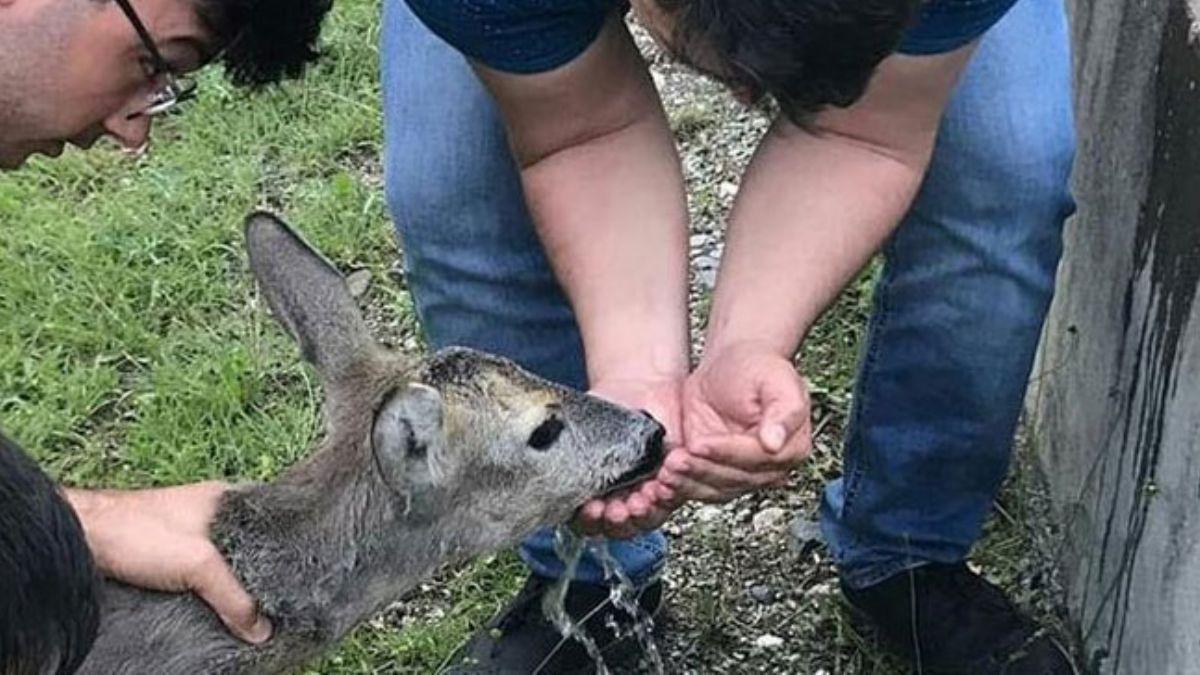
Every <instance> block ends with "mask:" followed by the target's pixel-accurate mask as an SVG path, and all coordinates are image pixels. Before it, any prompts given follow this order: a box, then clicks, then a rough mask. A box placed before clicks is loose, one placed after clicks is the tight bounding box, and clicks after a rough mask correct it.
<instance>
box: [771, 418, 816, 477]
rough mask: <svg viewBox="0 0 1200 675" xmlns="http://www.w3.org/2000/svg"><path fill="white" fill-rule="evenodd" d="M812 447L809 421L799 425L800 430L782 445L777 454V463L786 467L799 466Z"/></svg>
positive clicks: (810, 453)
mask: <svg viewBox="0 0 1200 675" xmlns="http://www.w3.org/2000/svg"><path fill="white" fill-rule="evenodd" d="M812 448H813V438H812V423H811V422H809V423H805V424H804V425H803V426H802V427H800V431H797V432H796V433H794V434H792V437H791V438H789V439H788V441H787V444H785V445H784V446H783V450H781V451H780V452H779V454H778V455H777V457H778V459H779V465H780V466H786V467H787V468H788V469H794V468H796V467H798V466H800V464H802V463H803V462H804V461H805V460H806V459H808V458H809V457H810V456H811V455H812Z"/></svg>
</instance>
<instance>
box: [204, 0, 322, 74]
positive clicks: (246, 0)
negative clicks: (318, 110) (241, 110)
mask: <svg viewBox="0 0 1200 675" xmlns="http://www.w3.org/2000/svg"><path fill="white" fill-rule="evenodd" d="M192 2H194V3H195V4H196V9H197V11H198V13H199V15H200V19H201V21H203V22H204V23H205V25H206V26H207V27H208V29H209V30H210V31H212V33H213V34H214V35H215V36H216V38H217V44H218V46H219V47H220V48H221V51H220V53H219V54H218V57H217V60H218V61H219V62H221V63H222V64H224V65H225V69H226V72H227V73H228V75H229V78H230V79H231V80H232V81H233V82H234V83H235V84H238V85H242V86H247V87H252V88H258V87H262V86H264V85H267V84H272V83H275V82H279V81H280V80H283V79H285V78H294V77H299V76H300V75H301V74H302V73H303V72H304V68H305V66H307V65H308V64H310V63H312V62H313V61H315V60H316V59H317V57H318V56H319V55H320V52H319V50H318V49H317V34H318V33H320V31H321V21H322V20H323V19H324V18H325V15H326V14H327V13H328V12H329V8H330V6H331V4H332V0H192Z"/></svg>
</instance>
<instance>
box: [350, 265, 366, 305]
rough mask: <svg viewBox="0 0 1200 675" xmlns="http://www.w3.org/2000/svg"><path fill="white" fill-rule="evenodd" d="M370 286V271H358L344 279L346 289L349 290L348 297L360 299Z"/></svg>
mask: <svg viewBox="0 0 1200 675" xmlns="http://www.w3.org/2000/svg"><path fill="white" fill-rule="evenodd" d="M370 286H371V270H358V271H357V272H351V273H350V276H348V277H346V287H347V288H349V289H350V295H351V296H353V297H356V298H361V297H362V296H363V294H365V293H366V292H367V288H369V287H370Z"/></svg>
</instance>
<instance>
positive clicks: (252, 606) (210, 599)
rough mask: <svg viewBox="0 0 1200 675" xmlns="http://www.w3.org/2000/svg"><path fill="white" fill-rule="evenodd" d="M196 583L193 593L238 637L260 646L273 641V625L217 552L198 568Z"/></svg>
mask: <svg viewBox="0 0 1200 675" xmlns="http://www.w3.org/2000/svg"><path fill="white" fill-rule="evenodd" d="M192 581H193V583H192V584H191V587H192V591H193V592H194V593H195V594H196V595H197V596H199V597H200V599H201V600H203V601H204V602H205V603H207V604H208V606H209V607H212V609H213V611H214V612H216V613H217V616H218V617H220V619H221V622H222V623H224V624H225V627H226V628H228V629H229V632H230V633H233V635H234V636H235V637H237V638H239V639H240V640H242V641H243V642H249V643H250V644H256V645H257V644H262V643H264V642H266V641H267V640H269V639H270V638H271V632H272V630H273V628H272V626H271V622H270V621H268V620H267V618H266V617H265V616H262V615H261V614H259V612H258V606H257V603H255V602H254V598H251V597H250V594H249V593H247V592H246V591H245V589H243V588H242V585H241V584H240V583H238V580H237V578H236V577H234V576H233V571H232V570H230V569H229V565H228V564H226V563H225V559H224V558H222V557H221V555H220V554H219V553H217V551H216V549H213V552H212V555H210V556H209V557H208V558H207V559H206V560H205V562H204V563H203V564H202V565H200V567H199V568H197V570H196V573H195V576H194V578H193V580H192Z"/></svg>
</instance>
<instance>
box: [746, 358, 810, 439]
mask: <svg viewBox="0 0 1200 675" xmlns="http://www.w3.org/2000/svg"><path fill="white" fill-rule="evenodd" d="M761 395H762V400H763V416H762V423H761V424H760V425H759V433H758V437H759V440H760V441H762V444H763V447H765V448H766V449H767V450H768V451H769V452H779V451H780V450H782V449H783V447H784V445H785V444H786V443H787V441H788V439H789V438H791V437H792V436H793V435H794V434H796V433H797V432H798V431H800V429H801V428H802V427H803V426H804V424H805V422H807V421H808V418H809V400H808V394H807V390H806V389H805V387H804V381H803V380H802V379H800V376H799V375H797V374H796V371H794V370H791V369H790V368H789V369H787V370H786V371H780V372H777V373H776V374H773V375H771V376H770V377H769V379H768V380H767V381H766V382H764V383H763V391H762V394H761Z"/></svg>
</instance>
